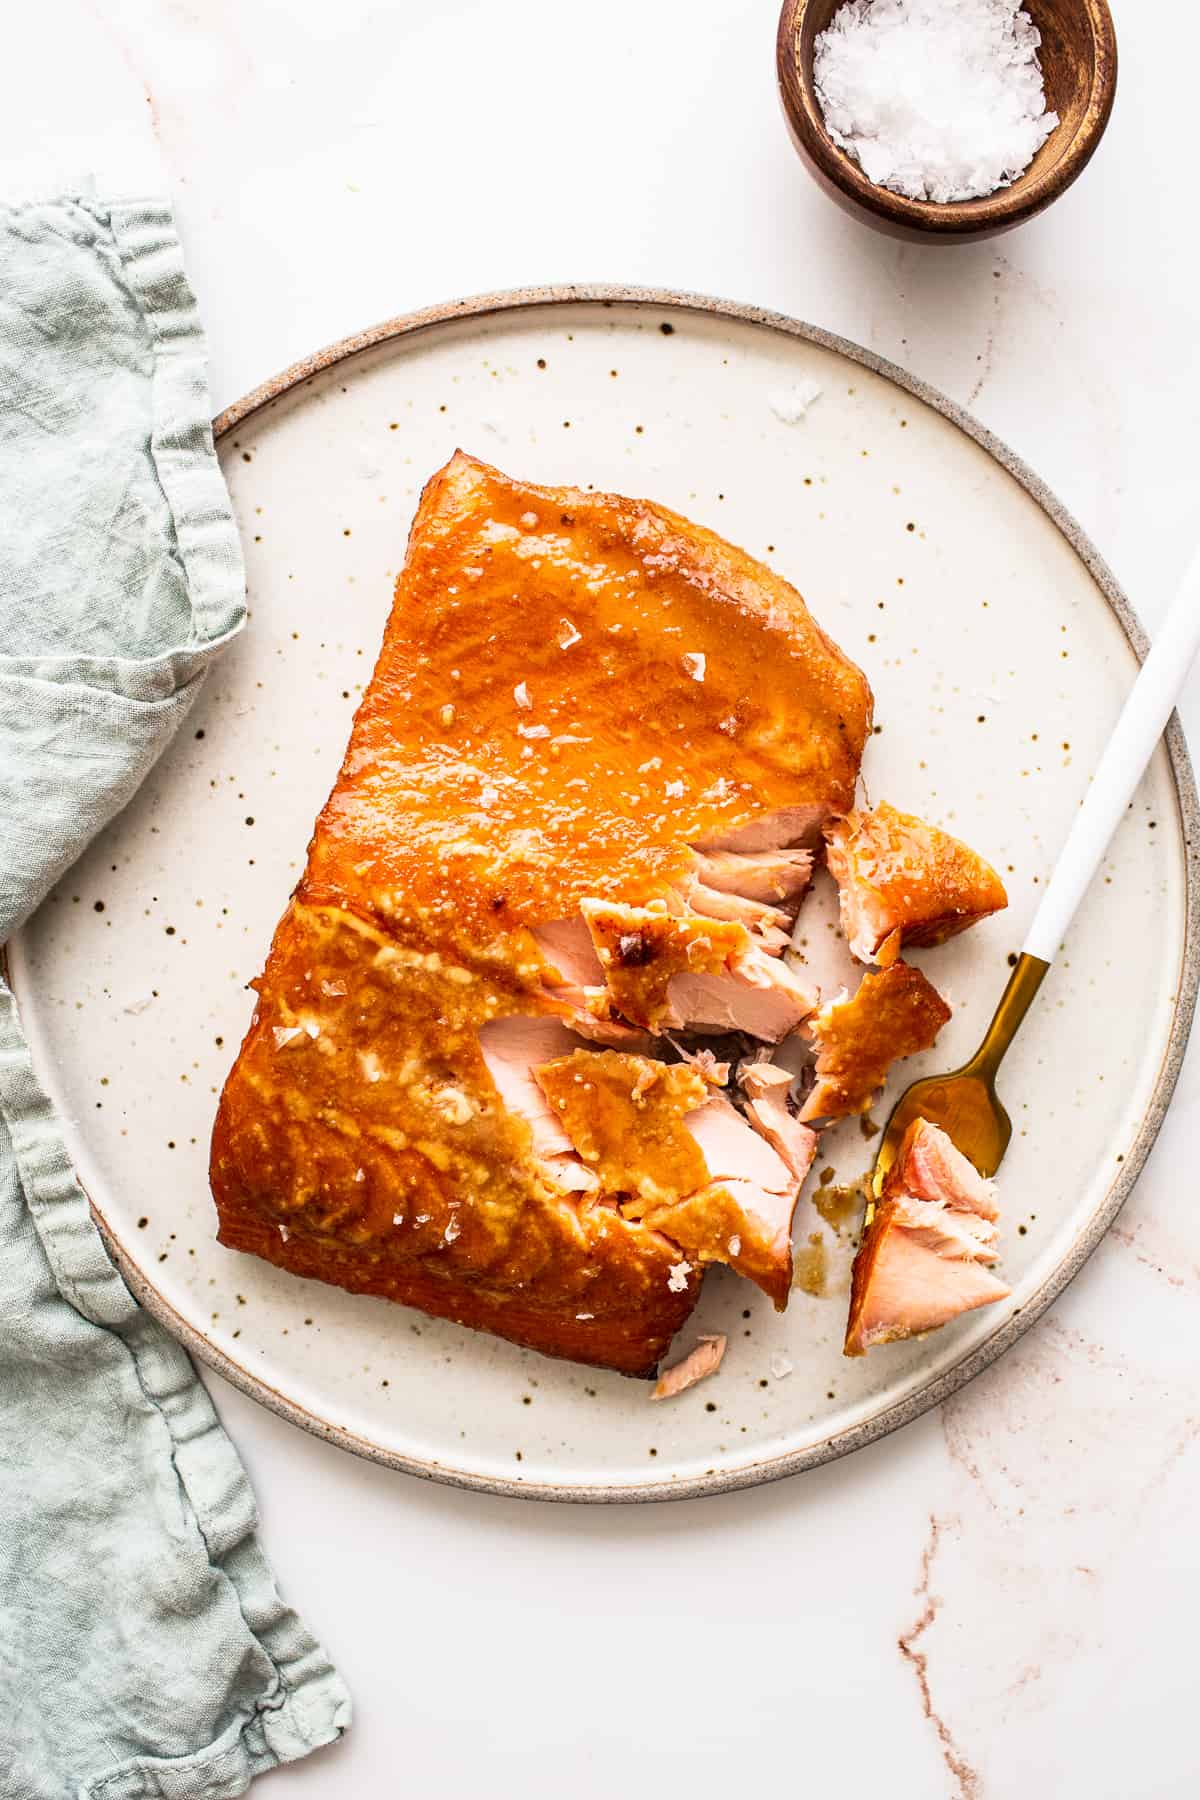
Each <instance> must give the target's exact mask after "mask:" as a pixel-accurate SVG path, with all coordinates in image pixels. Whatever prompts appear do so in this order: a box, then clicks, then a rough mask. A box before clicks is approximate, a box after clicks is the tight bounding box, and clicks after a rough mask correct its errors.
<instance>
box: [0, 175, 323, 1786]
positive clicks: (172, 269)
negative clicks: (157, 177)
mask: <svg viewBox="0 0 1200 1800" xmlns="http://www.w3.org/2000/svg"><path fill="white" fill-rule="evenodd" d="M244 616H245V615H244V585H243V576H242V565H241V553H240V549H239V545H238V539H237V532H236V527H235V525H234V522H233V517H232V514H231V511H230V506H229V499H228V496H227V494H226V492H225V486H224V482H223V480H222V477H221V472H220V469H219V467H218V465H217V462H216V458H215V456H214V453H213V443H212V433H211V429H210V426H209V418H208V394H207V385H206V375H205V362H204V342H203V337H202V334H201V330H200V324H199V320H198V318H197V314H196V306H195V301H194V299H193V297H192V294H191V291H190V289H189V287H188V283H187V280H186V277H185V275H184V271H183V261H182V256H181V253H180V247H179V241H178V238H177V236H176V232H175V227H174V223H173V221H172V217H171V213H170V209H169V208H168V207H167V206H166V205H164V204H161V203H157V202H152V203H146V204H141V203H132V202H130V203H121V204H118V205H100V204H98V203H96V202H95V201H93V200H90V199H80V198H68V199H60V200H54V201H49V202H44V203H38V204H30V205H21V206H11V207H0V943H2V942H3V940H4V939H5V938H6V937H7V936H8V935H9V934H10V933H11V931H12V930H13V929H14V927H15V926H16V925H18V924H19V923H20V922H21V920H22V919H23V918H25V917H26V916H27V915H28V913H29V912H30V911H32V909H33V907H34V906H35V905H36V904H37V903H38V901H39V900H40V899H41V898H42V896H43V895H44V894H45V893H46V891H47V889H48V888H49V887H50V885H51V884H52V882H53V881H54V880H55V878H56V877H57V876H58V875H59V874H60V873H61V872H62V871H63V870H64V869H65V868H66V867H67V866H68V865H69V864H70V863H71V862H72V861H73V860H74V859H75V857H77V856H78V854H79V852H80V851H81V850H82V848H83V847H84V845H85V844H86V843H87V842H88V840H89V839H90V838H91V837H93V836H94V834H95V833H96V832H97V831H99V830H100V828H101V827H102V826H103V825H105V824H106V823H107V822H108V820H109V819H111V818H112V817H113V815H114V814H115V813H116V812H117V811H119V809H120V808H121V807H122V806H123V805H124V804H125V802H126V801H127V800H128V799H129V797H130V796H131V794H132V793H133V792H134V790H135V788H136V787H137V785H138V783H139V782H140V781H141V780H142V778H143V777H144V775H145V774H146V773H147V771H148V770H149V768H150V767H151V765H152V764H153V762H154V760H155V758H156V757H157V756H158V755H159V754H160V752H161V751H162V750H163V749H164V747H165V746H166V745H167V744H168V743H169V742H170V739H171V737H172V735H173V733H174V732H175V730H176V729H177V727H178V726H179V724H180V722H181V720H182V719H183V718H184V717H185V716H186V714H187V711H188V708H189V707H190V705H191V703H192V700H193V699H194V698H195V695H196V692H197V690H198V688H199V686H200V683H201V681H202V680H203V678H204V673H205V670H206V668H207V666H208V664H209V662H210V661H211V660H212V659H213V657H214V656H215V655H216V654H217V653H218V652H219V651H220V649H221V647H222V645H223V644H225V643H227V642H228V641H229V639H230V638H231V637H232V636H234V635H235V634H236V633H237V632H238V631H239V630H240V629H241V626H242V622H243V619H244ZM256 1522H257V1521H256V1516H255V1507H254V1497H253V1495H252V1493H251V1490H250V1485H249V1482H248V1480H247V1477H246V1474H245V1471H244V1470H243V1468H242V1466H241V1464H240V1462H239V1461H238V1458H237V1455H236V1453H235V1451H234V1449H233V1447H232V1445H231V1444H230V1442H229V1440H228V1438H227V1437H226V1436H225V1434H224V1432H223V1430H222V1428H221V1425H220V1423H219V1421H218V1419H217V1416H216V1413H215V1412H214V1410H213V1407H212V1404H211V1402H210V1400H209V1398H208V1395H207V1393H206V1392H205V1390H204V1388H203V1387H202V1386H201V1384H200V1382H199V1380H198V1379H197V1377H196V1373H195V1370H194V1369H193V1368H192V1365H191V1363H190V1362H189V1360H188V1358H187V1356H186V1355H185V1353H184V1352H183V1350H182V1349H181V1348H180V1347H179V1346H178V1345H177V1344H176V1343H175V1342H174V1340H173V1339H171V1338H170V1337H168V1336H167V1335H166V1334H165V1332H163V1331H162V1330H161V1329H160V1328H159V1326H158V1325H157V1324H156V1323H155V1322H154V1321H153V1320H152V1319H150V1318H149V1317H148V1316H147V1315H146V1314H145V1313H144V1312H143V1311H142V1310H141V1309H140V1308H139V1307H138V1306H137V1305H136V1304H135V1302H134V1301H133V1299H132V1298H131V1296H130V1294H129V1292H128V1290H127V1289H126V1287H125V1285H124V1283H123V1281H122V1280H121V1278H120V1276H119V1275H118V1274H117V1272H116V1270H115V1269H114V1268H113V1266H112V1264H111V1263H110V1261H109V1259H108V1256H107V1254H106V1252H105V1249H104V1245H103V1243H102V1241H101V1238H100V1236H99V1234H98V1232H97V1231H96V1228H95V1226H94V1225H93V1223H92V1220H91V1216H90V1213H89V1210H88V1205H87V1201H86V1199H85V1198H84V1195H83V1193H82V1192H81V1190H80V1188H79V1185H78V1183H77V1181H76V1179H75V1176H74V1174H73V1172H72V1169H71V1167H70V1163H69V1161H68V1158H67V1154H66V1151H65V1149H64V1147H63V1142H62V1138H61V1136H60V1133H59V1129H58V1126H57V1124H56V1122H55V1119H54V1116H53V1113H52V1110H51V1108H50V1105H49V1103H48V1101H47V1099H46V1096H45V1094H44V1093H43V1092H42V1090H41V1088H40V1086H39V1084H38V1080H37V1076H36V1074H35V1072H34V1069H33V1067H32V1064H31V1062H30V1057H29V1052H28V1049H27V1047H26V1044H25V1041H24V1038H23V1037H22V1034H21V1027H20V1022H19V1020H18V1017H17V1012H16V1007H15V1005H14V1002H13V997H12V995H11V993H10V992H9V990H8V989H7V987H6V986H4V985H3V982H0V1795H3V1796H4V1800H65V1797H66V1796H74V1797H76V1800H79V1797H82V1796H87V1797H89V1800H140V1797H141V1796H143V1795H154V1796H159V1797H162V1800H194V1797H196V1796H201V1795H203V1796H205V1797H206V1800H220V1797H222V1796H225V1795H232V1794H238V1793H241V1792H242V1791H243V1789H244V1788H245V1787H246V1786H247V1784H248V1783H249V1781H250V1780H251V1778H252V1777H253V1776H254V1775H256V1774H258V1773H260V1772H261V1771H262V1770H264V1769H269V1768H272V1767H274V1766H275V1764H277V1763H280V1762H284V1761H287V1760H289V1759H291V1758H293V1757H298V1756H302V1755H304V1754H305V1753H306V1752H307V1751H309V1750H311V1749H313V1748H314V1747H315V1746H316V1745H318V1744H325V1743H328V1742H330V1741H331V1740H332V1739H334V1738H336V1737H338V1736H339V1735H340V1734H341V1732H342V1731H343V1730H344V1729H345V1727H346V1725H347V1724H348V1723H349V1718H350V1706H349V1700H348V1697H347V1695H346V1691H345V1689H344V1687H343V1685H342V1682H341V1680H340V1678H339V1677H338V1675H337V1674H336V1672H335V1671H334V1670H333V1668H332V1667H331V1666H330V1664H329V1661H328V1659H327V1658H326V1656H325V1654H324V1653H323V1651H322V1650H321V1648H320V1646H319V1645H318V1644H317V1643H316V1642H315V1641H314V1640H313V1638H312V1637H311V1636H310V1635H309V1633H308V1631H307V1630H306V1629H305V1627H304V1626H303V1624H302V1623H301V1622H300V1620H299V1619H298V1618H297V1617H296V1615H295V1613H294V1612H292V1610H291V1609H290V1608H289V1607H287V1606H285V1605H284V1603H283V1601H282V1600H281V1599H280V1597H279V1595H278V1593H277V1591H276V1589H275V1584H274V1581H273V1579H272V1576H271V1572H270V1570H269V1568H268V1566H267V1563H266V1561H265V1559H264V1557H263V1554H262V1551H261V1550H260V1548H259V1546H258V1542H257V1540H256V1537H255V1527H256Z"/></svg>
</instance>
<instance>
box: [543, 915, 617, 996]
mask: <svg viewBox="0 0 1200 1800" xmlns="http://www.w3.org/2000/svg"><path fill="white" fill-rule="evenodd" d="M533 937H534V942H535V943H536V944H537V947H538V949H539V950H540V951H541V953H542V955H543V956H544V957H545V959H546V961H547V962H548V963H552V964H553V966H554V967H555V969H557V970H558V973H559V975H560V976H561V977H562V979H563V980H564V981H569V982H571V983H573V984H574V986H576V987H580V988H585V989H586V988H602V987H603V986H604V970H603V969H602V968H601V967H600V958H599V957H598V956H597V955H596V946H595V945H594V944H593V943H592V934H591V932H590V931H589V930H588V928H587V926H586V925H585V924H584V922H583V918H582V915H581V914H579V913H576V914H575V916H574V917H573V918H570V919H552V920H550V921H549V923H548V924H545V925H535V926H534V927H533Z"/></svg>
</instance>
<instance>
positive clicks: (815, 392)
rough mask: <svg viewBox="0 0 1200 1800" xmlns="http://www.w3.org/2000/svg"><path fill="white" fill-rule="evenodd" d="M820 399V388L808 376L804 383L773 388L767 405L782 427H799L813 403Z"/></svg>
mask: <svg viewBox="0 0 1200 1800" xmlns="http://www.w3.org/2000/svg"><path fill="white" fill-rule="evenodd" d="M820 398H821V389H820V387H819V386H818V385H817V383H816V382H815V381H810V380H809V379H808V378H807V376H806V377H805V379H804V380H803V381H793V382H791V383H790V384H789V385H788V386H787V387H776V388H772V389H771V391H770V393H769V394H768V395H767V405H768V406H769V407H770V409H771V411H772V412H773V413H774V414H775V417H776V418H777V419H778V420H779V422H780V424H781V425H798V424H799V423H800V421H801V419H802V418H803V417H804V415H805V414H806V413H807V411H808V409H809V407H810V406H811V405H812V403H813V401H814V400H819V399H820Z"/></svg>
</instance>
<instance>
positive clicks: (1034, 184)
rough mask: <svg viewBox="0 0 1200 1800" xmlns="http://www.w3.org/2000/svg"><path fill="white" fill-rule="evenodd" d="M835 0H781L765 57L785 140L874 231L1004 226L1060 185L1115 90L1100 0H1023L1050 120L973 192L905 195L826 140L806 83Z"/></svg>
mask: <svg viewBox="0 0 1200 1800" xmlns="http://www.w3.org/2000/svg"><path fill="white" fill-rule="evenodd" d="M841 4H842V0H784V5H783V10H782V11H781V13H780V15H779V32H778V36H777V39H776V47H775V60H776V70H777V74H778V80H779V95H780V99H781V101H782V103H783V112H784V117H785V119H786V120H787V125H788V130H789V132H790V133H791V137H792V142H793V143H794V144H795V146H796V149H797V150H798V151H799V153H800V156H801V158H802V159H803V161H804V162H805V163H806V165H807V167H808V169H809V171H810V173H811V174H812V175H813V176H814V178H815V179H816V181H817V182H818V184H819V185H820V186H821V187H822V188H824V190H825V192H826V193H827V194H828V195H829V196H830V198H831V199H833V200H835V201H836V202H837V204H838V205H839V206H840V207H842V208H843V209H844V210H845V211H846V212H848V213H850V214H851V215H852V216H853V217H855V218H857V219H860V220H862V221H863V222H864V223H865V224H868V225H871V226H873V227H874V228H875V229H876V230H877V231H883V232H887V233H888V234H890V235H891V236H893V237H900V238H907V239H909V240H912V241H924V242H931V241H940V242H943V243H964V242H967V241H970V240H972V239H978V238H987V237H995V236H998V235H999V234H1000V233H1001V232H1003V231H1011V230H1012V229H1013V227H1014V226H1016V225H1021V224H1023V223H1024V222H1025V220H1026V219H1032V218H1033V217H1035V215H1036V214H1037V213H1040V212H1042V211H1044V210H1045V208H1046V207H1047V206H1049V205H1051V203H1052V202H1053V201H1055V200H1057V199H1058V197H1059V195H1060V194H1063V193H1065V192H1066V190H1067V188H1069V187H1070V185H1071V183H1072V182H1073V181H1074V180H1075V179H1076V178H1077V176H1079V175H1081V174H1082V173H1083V170H1084V169H1085V168H1086V167H1087V165H1088V163H1089V162H1090V161H1091V158H1092V156H1093V154H1094V152H1095V149H1096V146H1097V145H1098V144H1099V142H1100V139H1101V137H1102V136H1103V134H1104V128H1105V126H1106V125H1107V124H1108V117H1109V114H1110V113H1111V111H1112V105H1113V99H1114V97H1115V95H1116V89H1117V39H1116V32H1115V31H1114V29H1113V22H1112V15H1111V13H1110V12H1109V10H1108V6H1107V4H1106V0H1025V10H1026V12H1028V14H1029V16H1030V18H1031V19H1032V20H1033V22H1034V24H1035V25H1036V26H1037V28H1038V30H1039V31H1040V32H1041V35H1042V46H1041V51H1040V58H1041V64H1042V76H1043V79H1044V82H1045V89H1046V105H1047V107H1048V108H1049V109H1050V110H1051V111H1052V112H1056V113H1057V114H1058V115H1059V121H1060V122H1059V124H1058V126H1057V127H1056V129H1055V130H1054V131H1052V132H1051V134H1050V136H1049V137H1048V138H1047V140H1046V142H1045V143H1044V144H1043V145H1042V147H1041V149H1040V150H1039V151H1038V152H1037V154H1036V156H1035V157H1034V159H1033V161H1032V162H1031V163H1030V165H1029V167H1028V168H1027V169H1026V170H1025V172H1024V174H1023V175H1019V176H1018V177H1017V179H1016V180H1015V181H1014V182H1012V183H1011V184H1010V185H1009V186H1008V187H1005V188H998V189H997V191H996V192H995V193H994V194H988V195H986V196H985V197H984V198H983V199H979V200H958V201H953V202H950V203H949V204H946V205H939V204H938V203H936V202H934V201H928V200H910V199H908V198H907V197H906V196H905V195H903V194H894V193H892V192H891V190H890V189H889V188H883V187H878V186H876V184H875V183H874V182H873V181H870V180H868V178H867V176H866V175H864V173H863V171H862V169H861V168H860V167H859V165H858V163H857V162H856V161H855V159H854V157H852V156H851V155H849V154H848V152H847V151H845V150H843V149H841V148H840V147H839V146H838V145H837V144H835V143H834V141H833V139H832V138H831V137H830V135H829V132H828V130H827V129H826V126H825V120H824V118H823V116H822V113H821V104H820V101H819V100H818V98H817V95H816V90H815V88H814V85H813V53H814V48H815V45H816V41H817V39H818V38H819V37H820V35H821V33H822V32H823V31H824V30H825V29H826V28H827V26H828V25H829V23H830V21H831V19H832V18H833V17H834V14H835V13H836V12H837V11H838V9H839V7H840V5H841Z"/></svg>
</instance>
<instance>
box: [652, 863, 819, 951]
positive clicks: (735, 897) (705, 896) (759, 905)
mask: <svg viewBox="0 0 1200 1800" xmlns="http://www.w3.org/2000/svg"><path fill="white" fill-rule="evenodd" d="M678 910H679V911H680V912H681V913H689V912H690V913H699V914H700V915H701V916H702V917H703V918H706V919H732V920H734V921H735V922H736V923H737V924H739V925H744V926H745V928H746V930H747V931H749V932H751V933H752V934H753V936H754V940H755V942H756V943H757V944H758V946H759V948H760V949H762V950H765V951H766V952H767V954H768V956H778V955H779V954H780V952H781V951H783V950H786V949H787V946H788V941H789V937H790V934H791V928H792V921H791V918H790V917H789V915H788V914H787V913H785V912H784V911H783V910H782V908H781V907H778V906H768V905H766V904H765V903H764V902H763V901H761V900H752V899H748V898H747V897H746V895H745V894H735V893H726V892H723V891H722V889H720V888H710V887H707V886H706V885H705V884H704V882H702V881H699V880H692V881H690V882H689V883H688V885H687V887H686V888H685V889H683V891H682V893H681V895H680V904H679V908H678Z"/></svg>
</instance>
